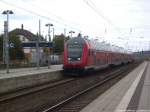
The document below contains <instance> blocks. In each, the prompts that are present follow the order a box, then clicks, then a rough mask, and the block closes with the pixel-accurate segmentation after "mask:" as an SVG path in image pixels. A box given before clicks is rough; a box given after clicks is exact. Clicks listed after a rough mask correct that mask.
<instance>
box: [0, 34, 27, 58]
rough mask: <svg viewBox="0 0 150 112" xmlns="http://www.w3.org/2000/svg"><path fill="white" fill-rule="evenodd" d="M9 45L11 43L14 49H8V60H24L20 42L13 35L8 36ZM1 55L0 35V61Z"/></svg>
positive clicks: (0, 37) (1, 37) (1, 41)
mask: <svg viewBox="0 0 150 112" xmlns="http://www.w3.org/2000/svg"><path fill="white" fill-rule="evenodd" d="M9 43H13V44H14V47H13V48H10V49H9V56H10V60H16V59H24V52H23V49H22V46H21V41H20V40H19V37H18V36H16V34H15V33H11V34H10V35H9ZM2 55H3V35H0V60H2Z"/></svg>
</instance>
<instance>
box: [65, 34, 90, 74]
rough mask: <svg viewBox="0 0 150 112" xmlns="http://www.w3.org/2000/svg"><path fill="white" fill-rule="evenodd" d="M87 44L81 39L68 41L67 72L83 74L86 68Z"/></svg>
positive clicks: (66, 49) (75, 38)
mask: <svg viewBox="0 0 150 112" xmlns="http://www.w3.org/2000/svg"><path fill="white" fill-rule="evenodd" d="M87 49H88V46H87V43H86V41H85V40H84V39H83V38H81V37H74V38H72V39H70V40H68V41H67V42H66V44H65V47H64V65H63V69H64V71H65V72H82V71H84V68H85V66H86V63H87V62H86V59H87Z"/></svg>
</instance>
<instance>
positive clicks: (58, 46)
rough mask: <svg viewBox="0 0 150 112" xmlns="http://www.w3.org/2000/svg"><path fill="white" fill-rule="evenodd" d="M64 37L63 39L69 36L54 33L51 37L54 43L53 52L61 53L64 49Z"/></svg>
mask: <svg viewBox="0 0 150 112" xmlns="http://www.w3.org/2000/svg"><path fill="white" fill-rule="evenodd" d="M64 39H65V41H66V40H68V39H69V37H65V36H64V35H63V34H61V35H55V37H54V39H53V44H54V52H55V53H59V54H60V53H62V52H63V51H64Z"/></svg>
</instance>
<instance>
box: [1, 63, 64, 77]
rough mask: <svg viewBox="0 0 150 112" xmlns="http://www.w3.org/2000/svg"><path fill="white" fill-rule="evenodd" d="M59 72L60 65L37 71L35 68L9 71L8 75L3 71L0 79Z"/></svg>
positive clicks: (41, 68)
mask: <svg viewBox="0 0 150 112" xmlns="http://www.w3.org/2000/svg"><path fill="white" fill-rule="evenodd" d="M60 70H62V65H51V66H50V68H49V69H48V67H40V68H39V69H37V67H32V68H18V69H9V73H6V70H5V69H4V70H0V79H3V78H11V77H20V76H24V75H33V74H38V73H48V72H54V71H60Z"/></svg>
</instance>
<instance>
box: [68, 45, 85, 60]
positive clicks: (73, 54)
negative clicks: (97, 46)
mask: <svg viewBox="0 0 150 112" xmlns="http://www.w3.org/2000/svg"><path fill="white" fill-rule="evenodd" d="M82 49H83V46H82V45H79V44H70V45H68V58H71V59H74V60H75V59H78V58H81V56H82Z"/></svg>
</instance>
